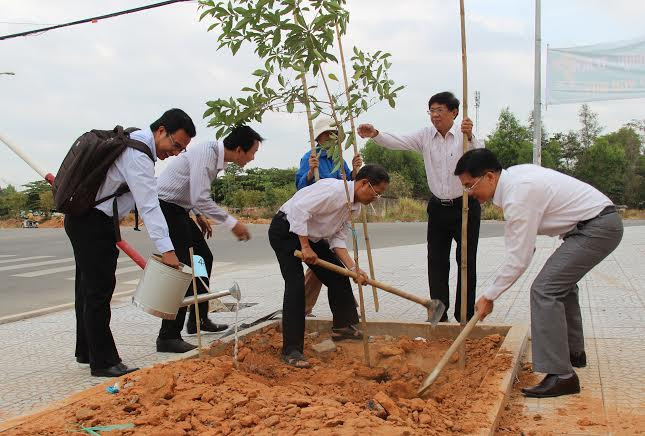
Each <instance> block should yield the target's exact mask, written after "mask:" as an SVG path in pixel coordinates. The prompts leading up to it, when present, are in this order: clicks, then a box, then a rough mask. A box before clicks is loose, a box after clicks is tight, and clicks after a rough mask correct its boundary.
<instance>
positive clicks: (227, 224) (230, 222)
mask: <svg viewBox="0 0 645 436" xmlns="http://www.w3.org/2000/svg"><path fill="white" fill-rule="evenodd" d="M220 225H221V226H222V227H224V228H225V229H227V230H233V227H235V226H236V225H237V219H235V218H234V217H233V216H232V215H229V216H228V217H226V219H225V220H224V221H223V222H222V223H221V224H220Z"/></svg>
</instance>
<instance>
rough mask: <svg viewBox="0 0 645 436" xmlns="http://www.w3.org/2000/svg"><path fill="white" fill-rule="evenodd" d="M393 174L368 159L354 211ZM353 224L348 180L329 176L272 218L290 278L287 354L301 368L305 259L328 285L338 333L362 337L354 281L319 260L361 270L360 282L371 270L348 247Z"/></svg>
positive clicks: (274, 239)
mask: <svg viewBox="0 0 645 436" xmlns="http://www.w3.org/2000/svg"><path fill="white" fill-rule="evenodd" d="M389 182H390V177H389V176H388V174H387V172H386V171H385V169H384V168H383V167H381V166H380V165H366V166H364V167H363V168H361V169H360V171H359V172H358V174H357V175H356V179H355V181H353V182H347V185H348V188H349V197H350V204H351V213H352V215H353V216H356V215H357V214H358V212H359V211H360V205H361V204H369V203H371V202H372V201H374V200H375V199H376V198H378V197H380V196H381V194H382V193H383V192H385V190H386V189H387V186H388V184H389ZM349 226H350V211H349V208H348V205H347V194H346V192H345V185H344V182H343V181H342V180H337V179H323V180H319V181H318V182H316V183H314V184H313V185H311V186H307V187H306V188H303V189H301V190H299V191H298V192H296V193H295V194H294V196H293V197H291V199H289V200H288V201H287V202H286V203H285V204H283V205H282V207H280V211H279V212H278V213H277V214H276V216H275V217H274V218H273V221H271V226H270V227H269V242H270V243H271V247H272V248H273V250H274V251H275V254H276V257H277V258H278V262H279V263H280V271H281V272H282V277H283V278H284V281H285V290H284V299H283V303H282V359H283V360H284V361H285V362H286V363H288V364H289V365H291V366H294V367H296V368H309V366H310V365H309V362H308V361H307V360H306V359H305V357H304V355H303V352H304V337H305V277H304V272H303V267H302V262H301V261H300V259H298V258H297V257H295V256H294V255H293V252H294V250H301V251H302V255H303V258H304V261H305V262H306V263H307V264H308V265H309V267H310V268H311V269H312V270H313V272H314V274H316V276H317V277H318V278H319V279H320V281H322V282H323V283H324V284H325V286H327V290H328V299H329V307H330V308H331V311H332V314H333V318H334V320H333V328H332V339H333V340H344V339H358V340H360V339H362V337H363V336H362V333H361V332H360V330H358V329H357V328H356V327H355V324H357V323H358V314H357V312H356V302H355V300H354V294H353V293H352V286H351V284H350V283H349V279H348V278H347V277H345V276H342V275H339V274H336V273H334V272H331V271H329V270H326V269H325V268H321V267H319V266H317V265H314V262H315V261H316V259H317V258H320V259H322V260H325V261H327V262H331V263H334V264H336V265H338V266H345V267H346V268H348V269H350V270H353V271H356V272H357V273H358V274H359V277H360V282H361V283H364V281H365V279H367V275H366V274H365V272H363V271H362V270H361V269H359V268H357V267H356V265H355V264H354V260H353V259H352V258H351V256H350V255H349V253H348V252H347V246H346V244H345V239H346V237H347V229H348V227H349Z"/></svg>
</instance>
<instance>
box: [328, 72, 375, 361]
mask: <svg viewBox="0 0 645 436" xmlns="http://www.w3.org/2000/svg"><path fill="white" fill-rule="evenodd" d="M320 77H321V78H322V81H323V84H324V85H325V91H326V92H327V97H328V98H329V104H330V106H331V113H332V116H333V118H334V123H336V126H337V127H340V125H341V124H340V122H339V120H338V115H337V114H336V109H335V108H334V99H333V97H332V94H331V91H330V90H329V85H328V84H327V79H326V78H325V72H324V70H323V68H322V65H321V66H320ZM338 131H339V134H338V137H337V138H336V140H337V142H338V152H339V155H340V173H341V175H342V176H343V183H344V185H345V196H346V198H347V211H348V212H349V222H350V225H351V230H352V242H353V245H354V265H355V267H356V268H357V269H358V245H357V242H356V228H355V226H354V217H353V216H352V203H351V201H350V198H349V185H348V184H347V174H346V173H345V160H344V159H343V144H342V142H341V137H340V129H339V130H338ZM357 285H358V298H359V305H360V310H361V328H362V329H363V352H364V354H365V364H366V365H367V366H371V364H370V350H369V343H368V339H369V338H368V335H367V319H366V317H365V300H364V298H363V286H362V285H361V284H360V283H357Z"/></svg>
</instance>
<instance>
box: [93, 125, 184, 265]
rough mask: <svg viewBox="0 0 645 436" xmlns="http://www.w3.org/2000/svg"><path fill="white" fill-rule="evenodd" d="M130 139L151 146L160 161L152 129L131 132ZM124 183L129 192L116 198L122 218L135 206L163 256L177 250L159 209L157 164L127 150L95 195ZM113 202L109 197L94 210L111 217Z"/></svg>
mask: <svg viewBox="0 0 645 436" xmlns="http://www.w3.org/2000/svg"><path fill="white" fill-rule="evenodd" d="M130 138H132V139H135V140H137V141H141V142H143V143H144V144H146V145H147V146H148V147H150V150H151V151H152V156H153V157H154V158H155V161H156V160H157V152H156V147H155V140H154V136H153V135H152V130H150V128H145V129H142V130H137V131H136V132H132V133H131V134H130ZM124 183H126V184H127V185H128V187H129V188H130V192H127V193H125V194H123V195H121V196H120V197H118V198H117V207H118V211H119V218H123V217H124V216H126V215H127V214H128V213H130V211H131V210H132V209H133V208H134V205H135V203H136V205H137V209H138V210H139V213H140V214H141V218H142V219H143V223H144V224H145V227H146V229H147V230H148V234H149V235H150V239H152V240H153V241H154V243H155V246H156V247H157V250H159V251H160V252H161V253H165V252H167V251H172V250H174V248H173V246H172V242H171V241H170V235H169V233H168V225H167V224H166V220H165V218H164V216H163V213H162V212H161V208H160V207H159V198H158V197H157V183H156V181H155V164H154V162H152V161H151V160H150V158H149V157H148V156H147V155H146V154H145V153H142V152H140V151H138V150H135V149H134V148H131V147H127V148H126V149H125V151H124V152H123V153H122V154H121V155H120V156H119V157H118V158H117V159H116V160H115V161H114V163H113V164H112V166H111V167H110V169H109V170H108V172H107V176H106V177H105V181H104V182H103V184H102V185H101V187H100V188H99V191H98V193H97V195H96V200H99V199H101V198H103V197H107V196H108V195H112V194H114V193H115V192H116V190H117V189H118V188H119V187H120V186H121V185H122V184H124ZM113 201H114V199H113V198H110V199H108V200H105V201H104V202H102V203H100V204H98V205H96V206H95V207H96V209H98V210H100V211H101V212H103V213H105V214H106V215H107V216H112V202H113Z"/></svg>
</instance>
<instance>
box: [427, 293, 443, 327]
mask: <svg viewBox="0 0 645 436" xmlns="http://www.w3.org/2000/svg"><path fill="white" fill-rule="evenodd" d="M430 303H431V306H430V307H428V322H429V323H430V324H432V325H433V326H436V325H437V324H438V323H439V320H440V319H441V317H442V316H443V314H444V312H445V311H446V305H445V304H443V302H442V301H441V300H436V299H435V300H430Z"/></svg>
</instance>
